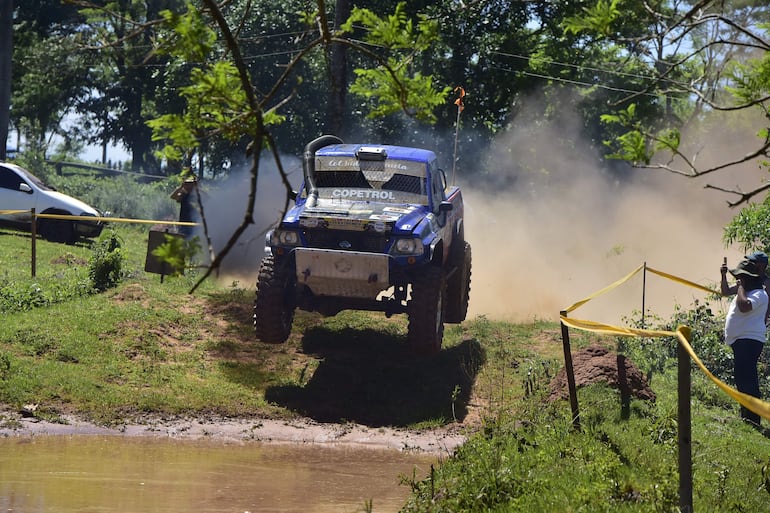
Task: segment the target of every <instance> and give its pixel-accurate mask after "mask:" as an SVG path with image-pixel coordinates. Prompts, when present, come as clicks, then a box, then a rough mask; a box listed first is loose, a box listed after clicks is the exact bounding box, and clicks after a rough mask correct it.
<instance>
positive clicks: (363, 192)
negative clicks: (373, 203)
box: [332, 189, 396, 200]
mask: <svg viewBox="0 0 770 513" xmlns="http://www.w3.org/2000/svg"><path fill="white" fill-rule="evenodd" d="M332 198H351V199H367V200H369V199H380V200H395V199H396V196H395V195H394V194H393V191H378V190H375V189H334V190H333V191H332Z"/></svg>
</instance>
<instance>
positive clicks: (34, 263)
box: [30, 208, 37, 278]
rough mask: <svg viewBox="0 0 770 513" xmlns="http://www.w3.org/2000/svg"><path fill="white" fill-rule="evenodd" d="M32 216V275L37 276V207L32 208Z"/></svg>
mask: <svg viewBox="0 0 770 513" xmlns="http://www.w3.org/2000/svg"><path fill="white" fill-rule="evenodd" d="M30 214H31V216H32V229H31V234H32V236H31V238H32V257H31V258H32V277H33V278H34V277H35V276H37V240H36V239H37V217H36V216H35V209H34V208H33V209H30Z"/></svg>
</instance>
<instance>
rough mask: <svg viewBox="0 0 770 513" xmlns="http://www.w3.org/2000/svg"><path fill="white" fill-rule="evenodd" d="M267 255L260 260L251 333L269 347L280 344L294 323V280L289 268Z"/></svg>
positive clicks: (286, 337) (284, 340) (287, 335)
mask: <svg viewBox="0 0 770 513" xmlns="http://www.w3.org/2000/svg"><path fill="white" fill-rule="evenodd" d="M283 264H284V262H276V260H275V257H274V256H272V255H270V256H266V257H265V258H263V259H262V264H261V265H260V266H259V275H258V276H257V292H256V296H255V298H254V331H255V332H256V335H257V339H258V340H261V341H262V342H265V343H268V344H283V343H284V342H286V339H288V338H289V335H290V334H291V326H292V324H293V322H294V309H295V307H296V305H295V301H294V280H293V275H292V274H291V272H290V271H291V270H290V266H288V265H283Z"/></svg>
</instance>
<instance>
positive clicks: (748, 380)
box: [722, 258, 769, 426]
mask: <svg viewBox="0 0 770 513" xmlns="http://www.w3.org/2000/svg"><path fill="white" fill-rule="evenodd" d="M729 272H730V274H732V275H733V277H735V279H736V281H737V282H738V283H737V285H736V293H735V297H733V299H732V301H731V302H730V307H729V309H728V311H727V317H726V318H725V343H726V344H727V345H729V346H730V348H731V349H732V350H733V357H734V359H733V361H734V368H733V372H734V376H735V386H736V388H738V391H739V392H743V393H745V394H748V395H751V396H754V397H759V374H758V373H757V364H758V362H759V356H760V354H762V349H763V347H764V345H765V336H766V330H767V328H766V325H765V317H766V312H767V310H768V303H769V301H768V296H767V292H766V291H765V287H764V278H765V276H764V272H763V273H762V274H760V272H759V269H758V267H757V265H756V264H755V263H754V262H752V261H751V260H749V259H748V258H744V259H743V260H741V262H740V263H739V264H738V266H737V267H736V268H735V269H730V271H729ZM725 274H726V273H725ZM725 274H723V275H722V282H723V283H724V282H726V277H725ZM723 290H724V287H723ZM741 418H742V419H743V420H745V421H747V422H750V423H752V424H754V425H756V426H759V425H760V417H759V415H757V414H756V413H754V412H752V411H751V410H749V409H748V408H745V407H744V406H743V405H741Z"/></svg>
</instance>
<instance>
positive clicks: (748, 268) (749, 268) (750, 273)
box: [730, 259, 759, 278]
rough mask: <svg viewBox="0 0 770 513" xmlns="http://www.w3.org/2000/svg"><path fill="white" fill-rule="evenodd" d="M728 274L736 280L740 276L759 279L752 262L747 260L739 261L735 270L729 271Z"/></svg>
mask: <svg viewBox="0 0 770 513" xmlns="http://www.w3.org/2000/svg"><path fill="white" fill-rule="evenodd" d="M730 274H732V275H733V276H735V277H736V278H738V277H741V276H747V277H749V278H759V271H758V270H757V267H756V266H755V265H754V262H752V261H751V260H749V259H744V260H741V262H740V263H739V264H738V266H737V267H736V268H735V269H730Z"/></svg>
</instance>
